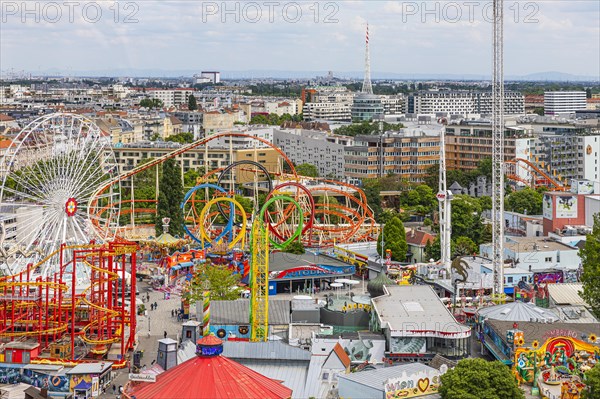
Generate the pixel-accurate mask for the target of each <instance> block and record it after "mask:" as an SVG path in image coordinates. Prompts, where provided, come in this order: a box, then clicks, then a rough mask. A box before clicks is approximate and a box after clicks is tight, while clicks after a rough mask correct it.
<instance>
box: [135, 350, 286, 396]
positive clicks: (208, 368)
mask: <svg viewBox="0 0 600 399" xmlns="http://www.w3.org/2000/svg"><path fill="white" fill-rule="evenodd" d="M127 396H129V397H132V396H135V397H136V399H173V398H177V399H225V398H231V399H234V398H235V399H254V398H257V399H258V398H260V399H286V398H290V397H291V396H292V390H291V389H289V388H287V387H286V386H284V385H281V384H280V383H279V382H277V381H275V380H272V379H270V378H268V377H265V376H264V375H262V374H259V373H257V372H256V371H254V370H251V369H249V368H248V367H246V366H243V365H241V364H239V363H236V362H234V361H233V360H230V359H228V358H226V357H223V356H215V357H200V356H196V357H194V358H192V359H190V360H188V361H186V362H184V363H182V364H180V365H178V366H176V367H173V368H172V369H170V370H168V371H165V372H164V373H162V374H160V375H158V376H157V377H156V382H154V383H148V382H142V383H140V384H139V385H137V386H135V387H134V388H133V390H132V392H128V393H127Z"/></svg>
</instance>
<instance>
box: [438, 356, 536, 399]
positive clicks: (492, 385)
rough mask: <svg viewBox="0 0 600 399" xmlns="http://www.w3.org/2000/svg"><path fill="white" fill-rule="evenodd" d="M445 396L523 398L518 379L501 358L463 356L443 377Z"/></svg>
mask: <svg viewBox="0 0 600 399" xmlns="http://www.w3.org/2000/svg"><path fill="white" fill-rule="evenodd" d="M441 381H442V384H441V386H440V389H439V393H440V396H441V397H442V399H524V398H525V395H524V394H523V391H521V389H520V388H519V386H518V384H517V380H516V379H515V377H514V376H513V375H512V373H511V372H510V369H509V368H508V367H507V366H506V365H504V364H502V363H501V362H498V361H495V362H488V361H487V360H484V359H463V360H461V361H459V362H458V364H457V365H456V367H455V368H453V369H451V370H448V372H446V374H444V375H442V377H441Z"/></svg>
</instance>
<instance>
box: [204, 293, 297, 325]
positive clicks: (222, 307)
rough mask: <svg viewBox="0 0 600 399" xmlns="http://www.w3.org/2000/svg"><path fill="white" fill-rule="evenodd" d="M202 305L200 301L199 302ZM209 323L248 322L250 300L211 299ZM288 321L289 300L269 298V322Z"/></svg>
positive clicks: (276, 323) (229, 323)
mask: <svg viewBox="0 0 600 399" xmlns="http://www.w3.org/2000/svg"><path fill="white" fill-rule="evenodd" d="M199 305H200V306H202V302H200V303H199ZM210 308H211V309H210V323H211V324H212V325H214V326H218V325H240V324H249V323H250V300H249V299H237V300H234V301H212V302H211V304H210ZM289 323H290V301H289V300H285V299H269V324H271V325H283V324H289Z"/></svg>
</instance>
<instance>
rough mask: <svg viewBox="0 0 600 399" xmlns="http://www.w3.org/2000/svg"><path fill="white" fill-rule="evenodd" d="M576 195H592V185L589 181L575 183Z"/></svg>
mask: <svg viewBox="0 0 600 399" xmlns="http://www.w3.org/2000/svg"><path fill="white" fill-rule="evenodd" d="M577 194H582V195H589V194H594V183H592V182H591V181H589V180H579V181H578V182H577Z"/></svg>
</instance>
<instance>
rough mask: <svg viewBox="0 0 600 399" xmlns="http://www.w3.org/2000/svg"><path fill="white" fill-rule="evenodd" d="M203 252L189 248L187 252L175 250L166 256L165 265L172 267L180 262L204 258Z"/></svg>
mask: <svg viewBox="0 0 600 399" xmlns="http://www.w3.org/2000/svg"><path fill="white" fill-rule="evenodd" d="M204 258H205V254H204V251H202V250H196V249H191V250H189V251H187V252H183V253H181V252H175V253H174V254H173V255H171V256H169V257H167V266H169V267H173V266H175V265H178V264H180V263H187V262H192V261H194V260H204Z"/></svg>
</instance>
